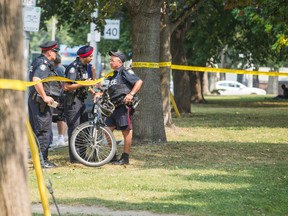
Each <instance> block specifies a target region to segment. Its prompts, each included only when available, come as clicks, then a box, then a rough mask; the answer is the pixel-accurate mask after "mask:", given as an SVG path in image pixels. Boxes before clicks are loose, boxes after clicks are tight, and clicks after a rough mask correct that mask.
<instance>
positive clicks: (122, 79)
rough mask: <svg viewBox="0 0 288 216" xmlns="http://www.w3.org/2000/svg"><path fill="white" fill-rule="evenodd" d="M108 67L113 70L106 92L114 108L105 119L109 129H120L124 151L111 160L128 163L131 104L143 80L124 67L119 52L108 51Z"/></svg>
mask: <svg viewBox="0 0 288 216" xmlns="http://www.w3.org/2000/svg"><path fill="white" fill-rule="evenodd" d="M109 55H110V67H111V68H112V69H113V70H114V73H113V76H112V77H110V78H109V80H110V82H109V85H108V93H109V96H110V99H111V102H112V103H113V104H114V105H115V107H116V108H115V110H114V112H113V113H112V115H111V116H110V117H107V118H106V120H105V123H106V125H107V126H108V128H109V129H110V130H111V131H114V130H115V129H116V130H121V132H122V135H123V138H124V152H123V154H122V155H121V157H120V158H119V159H118V158H117V155H115V156H114V158H113V159H112V160H111V162H112V163H113V164H115V165H125V164H129V154H130V149H131V145H132V119H131V118H132V114H133V111H134V108H133V106H132V104H133V100H135V97H136V96H135V94H136V93H137V92H138V91H139V90H140V88H141V86H142V83H143V81H142V80H141V79H140V78H139V77H138V76H137V75H136V74H135V73H134V72H133V71H132V70H131V69H126V68H124V66H123V64H124V62H125V60H126V56H125V55H124V54H123V53H122V52H121V51H117V52H112V51H110V52H109Z"/></svg>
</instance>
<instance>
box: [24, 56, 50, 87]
mask: <svg viewBox="0 0 288 216" xmlns="http://www.w3.org/2000/svg"><path fill="white" fill-rule="evenodd" d="M51 67H53V65H52V63H51V62H50V61H49V59H48V58H46V57H45V56H44V55H40V56H39V57H37V58H36V59H35V60H34V61H33V62H32V64H31V67H30V74H29V80H30V81H33V77H38V78H40V79H44V78H46V77H48V76H50V73H51ZM30 90H31V91H36V90H35V87H34V86H31V88H30Z"/></svg>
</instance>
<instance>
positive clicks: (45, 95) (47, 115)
mask: <svg viewBox="0 0 288 216" xmlns="http://www.w3.org/2000/svg"><path fill="white" fill-rule="evenodd" d="M40 48H41V55H40V56H39V57H37V58H36V59H35V60H34V61H33V62H32V64H31V66H30V70H29V80H30V81H34V82H35V81H40V80H42V79H44V78H47V77H49V76H57V73H56V72H55V70H54V66H53V61H54V60H55V58H56V55H57V52H58V51H59V48H58V44H57V42H56V41H49V42H46V43H44V44H42V45H40ZM60 94H61V83H60V82H56V81H53V82H44V83H41V82H40V83H38V84H36V85H34V86H31V87H29V97H28V112H29V121H30V124H31V126H32V129H33V131H34V134H35V136H36V139H37V141H38V143H39V145H40V151H41V153H42V156H43V159H44V164H42V166H43V167H44V168H53V167H56V165H55V164H54V163H52V162H50V161H49V160H48V148H49V140H50V133H51V126H52V113H53V108H51V107H50V106H52V105H53V103H54V102H55V101H57V100H58V98H59V96H60Z"/></svg>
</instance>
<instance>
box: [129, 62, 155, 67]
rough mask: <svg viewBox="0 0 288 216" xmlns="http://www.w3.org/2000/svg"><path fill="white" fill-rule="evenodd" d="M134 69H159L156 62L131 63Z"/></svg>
mask: <svg viewBox="0 0 288 216" xmlns="http://www.w3.org/2000/svg"><path fill="white" fill-rule="evenodd" d="M132 67H134V68H159V63H156V62H132Z"/></svg>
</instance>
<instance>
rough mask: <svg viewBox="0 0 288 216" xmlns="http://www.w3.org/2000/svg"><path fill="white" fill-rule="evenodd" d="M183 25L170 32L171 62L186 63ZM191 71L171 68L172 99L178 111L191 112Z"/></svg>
mask: <svg viewBox="0 0 288 216" xmlns="http://www.w3.org/2000/svg"><path fill="white" fill-rule="evenodd" d="M184 29H185V25H180V26H179V27H178V28H177V29H176V30H175V31H174V32H173V34H172V37H171V50H173V55H172V59H173V60H172V61H173V64H177V65H187V59H186V53H185V49H184V47H183V45H184V40H185V32H186V31H185V30H184ZM189 73H191V71H181V70H173V81H174V99H175V102H176V104H177V106H178V109H179V112H181V113H190V112H191V100H190V99H191V91H190V76H189Z"/></svg>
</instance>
